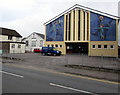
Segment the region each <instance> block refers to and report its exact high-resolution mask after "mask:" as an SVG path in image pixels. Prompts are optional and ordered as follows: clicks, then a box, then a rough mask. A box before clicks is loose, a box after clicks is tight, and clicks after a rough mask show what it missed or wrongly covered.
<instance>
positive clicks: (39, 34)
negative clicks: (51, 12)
mask: <svg viewBox="0 0 120 95" xmlns="http://www.w3.org/2000/svg"><path fill="white" fill-rule="evenodd" d="M33 33H35V34H37V35H38V36H39V37H41V38H42V39H44V34H41V33H36V32H33ZM33 33H32V34H33ZM32 34H30V35H32ZM30 35H29V36H27V37H24V38H23V39H22V41H23V40H25V39H27V38H28V37H30Z"/></svg>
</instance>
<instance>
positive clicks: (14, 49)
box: [10, 43, 25, 53]
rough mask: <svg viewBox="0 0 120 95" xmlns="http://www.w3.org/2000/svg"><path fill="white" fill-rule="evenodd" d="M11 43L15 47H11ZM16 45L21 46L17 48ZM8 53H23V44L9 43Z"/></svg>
mask: <svg viewBox="0 0 120 95" xmlns="http://www.w3.org/2000/svg"><path fill="white" fill-rule="evenodd" d="M13 44H14V45H15V48H12V45H13ZM18 45H21V48H18ZM10 53H25V44H21V43H10Z"/></svg>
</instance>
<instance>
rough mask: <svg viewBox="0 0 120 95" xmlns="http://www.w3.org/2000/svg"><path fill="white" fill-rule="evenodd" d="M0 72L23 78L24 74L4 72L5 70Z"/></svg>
mask: <svg viewBox="0 0 120 95" xmlns="http://www.w3.org/2000/svg"><path fill="white" fill-rule="evenodd" d="M0 72H1V73H4V74H8V75H12V76H15V77H19V78H24V76H21V75H17V74H13V73H9V72H5V71H0Z"/></svg>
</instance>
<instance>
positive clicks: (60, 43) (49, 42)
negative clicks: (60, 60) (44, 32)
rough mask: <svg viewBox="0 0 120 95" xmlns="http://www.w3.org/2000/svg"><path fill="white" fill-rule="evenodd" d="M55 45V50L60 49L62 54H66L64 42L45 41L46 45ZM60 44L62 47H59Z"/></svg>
mask: <svg viewBox="0 0 120 95" xmlns="http://www.w3.org/2000/svg"><path fill="white" fill-rule="evenodd" d="M48 45H49V47H52V45H53V47H55V48H56V49H57V50H60V51H61V52H62V54H66V46H65V43H64V42H63V41H57V42H56V41H47V42H45V45H44V46H46V47H48ZM56 45H58V47H56ZM60 45H62V47H60Z"/></svg>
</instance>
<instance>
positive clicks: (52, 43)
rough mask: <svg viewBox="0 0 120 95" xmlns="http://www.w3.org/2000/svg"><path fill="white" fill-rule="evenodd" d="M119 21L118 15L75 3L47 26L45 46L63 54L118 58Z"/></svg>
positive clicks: (47, 23) (46, 24)
mask: <svg viewBox="0 0 120 95" xmlns="http://www.w3.org/2000/svg"><path fill="white" fill-rule="evenodd" d="M118 21H119V18H118V17H117V16H113V15H110V14H107V13H104V12H101V11H98V10H94V9H91V8H88V7H84V6H81V5H78V4H76V5H74V6H72V7H71V8H69V9H68V10H66V11H64V12H63V13H61V14H59V15H58V16H56V17H54V18H53V19H51V20H49V21H48V22H46V23H45V24H44V25H45V46H47V47H56V48H57V49H58V50H60V51H62V54H67V53H80V54H82V53H85V54H88V56H109V57H118Z"/></svg>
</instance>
